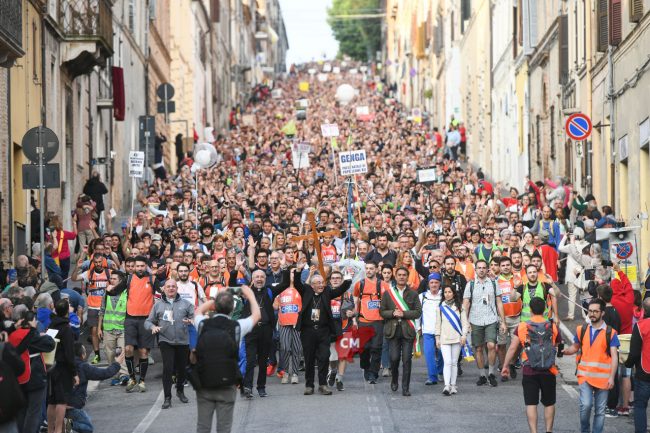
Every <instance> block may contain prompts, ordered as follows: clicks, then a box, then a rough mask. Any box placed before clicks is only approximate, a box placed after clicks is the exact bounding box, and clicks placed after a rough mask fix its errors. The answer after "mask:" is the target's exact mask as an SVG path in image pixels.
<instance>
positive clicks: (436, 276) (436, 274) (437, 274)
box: [427, 272, 441, 281]
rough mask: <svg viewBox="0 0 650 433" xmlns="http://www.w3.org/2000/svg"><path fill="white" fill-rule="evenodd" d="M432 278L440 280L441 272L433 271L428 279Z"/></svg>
mask: <svg viewBox="0 0 650 433" xmlns="http://www.w3.org/2000/svg"><path fill="white" fill-rule="evenodd" d="M431 280H437V281H440V280H441V278H440V274H439V273H437V272H431V273H430V274H429V278H428V279H427V281H431Z"/></svg>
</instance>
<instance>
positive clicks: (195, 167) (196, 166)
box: [190, 161, 201, 174]
mask: <svg viewBox="0 0 650 433" xmlns="http://www.w3.org/2000/svg"><path fill="white" fill-rule="evenodd" d="M200 169H201V166H200V165H199V163H198V162H196V161H194V164H192V167H190V173H192V174H194V173H196V172H197V171H199V170H200Z"/></svg>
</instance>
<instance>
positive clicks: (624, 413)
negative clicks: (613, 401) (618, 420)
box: [616, 406, 630, 416]
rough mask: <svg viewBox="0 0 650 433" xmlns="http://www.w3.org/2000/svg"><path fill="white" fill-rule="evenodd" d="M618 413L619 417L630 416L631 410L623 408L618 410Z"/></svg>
mask: <svg viewBox="0 0 650 433" xmlns="http://www.w3.org/2000/svg"><path fill="white" fill-rule="evenodd" d="M616 411H617V412H618V415H619V416H630V408H629V407H625V406H621V407H619V408H618V409H616Z"/></svg>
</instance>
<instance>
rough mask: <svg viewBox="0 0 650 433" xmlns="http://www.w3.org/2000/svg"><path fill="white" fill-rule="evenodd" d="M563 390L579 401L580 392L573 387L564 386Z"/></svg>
mask: <svg viewBox="0 0 650 433" xmlns="http://www.w3.org/2000/svg"><path fill="white" fill-rule="evenodd" d="M562 388H564V390H565V391H566V392H567V394H569V396H570V397H571V398H573V399H576V400H577V399H578V398H579V397H580V395H579V394H578V391H576V390H575V389H574V388H573V387H572V386H570V385H566V384H563V385H562Z"/></svg>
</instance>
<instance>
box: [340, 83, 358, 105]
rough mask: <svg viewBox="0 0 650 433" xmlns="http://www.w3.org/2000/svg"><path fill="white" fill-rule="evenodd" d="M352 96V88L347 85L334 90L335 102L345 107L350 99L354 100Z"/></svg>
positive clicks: (353, 93) (353, 92)
mask: <svg viewBox="0 0 650 433" xmlns="http://www.w3.org/2000/svg"><path fill="white" fill-rule="evenodd" d="M354 95H355V91H354V87H352V86H351V85H349V84H341V85H340V86H339V87H338V88H337V89H336V100H337V101H339V102H340V103H341V104H343V105H347V104H348V103H349V102H350V101H351V100H352V99H354Z"/></svg>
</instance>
